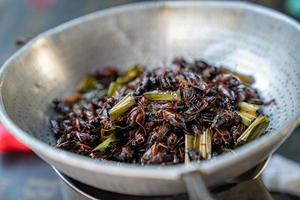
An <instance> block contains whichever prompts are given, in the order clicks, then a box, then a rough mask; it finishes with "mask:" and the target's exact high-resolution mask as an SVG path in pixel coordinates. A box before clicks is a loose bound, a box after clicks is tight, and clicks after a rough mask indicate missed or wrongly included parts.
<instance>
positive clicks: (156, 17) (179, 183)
mask: <svg viewBox="0 0 300 200" xmlns="http://www.w3.org/2000/svg"><path fill="white" fill-rule="evenodd" d="M299 55H300V26H299V25H298V24H297V23H296V22H295V21H294V20H292V19H290V18H288V17H286V16H284V15H282V14H280V13H277V12H275V11H272V10H270V9H267V8H263V7H260V6H256V5H252V4H247V3H235V2H202V1H198V2H187V1H184V2H152V3H140V4H132V5H126V6H121V7H116V8H113V9H109V10H105V11H100V12H96V13H93V14H90V15H87V16H84V17H81V18H78V19H75V20H73V21H71V22H68V23H66V24H63V25H61V26H59V27H57V28H54V29H52V30H50V31H47V32H45V33H43V34H41V35H40V36H38V37H37V38H36V39H34V40H33V41H32V42H30V43H29V44H28V45H26V46H25V47H23V48H22V49H21V50H20V51H18V52H17V53H16V54H14V55H13V56H12V57H11V58H10V59H9V60H8V61H7V62H6V63H5V64H4V65H3V67H2V69H1V74H0V78H1V79H0V80H1V88H0V95H1V105H0V111H1V112H0V118H1V121H2V123H3V124H4V125H5V126H6V127H7V128H8V129H9V130H10V131H11V132H12V133H13V134H14V135H15V136H16V137H17V138H19V139H20V140H21V141H22V142H24V143H25V144H27V145H28V146H29V147H31V148H32V150H33V151H34V152H36V153H37V154H38V155H39V156H40V157H41V158H43V159H44V160H45V161H47V162H48V163H49V164H52V165H54V166H55V167H56V168H57V169H59V170H60V171H62V172H63V173H64V174H66V175H68V176H70V177H72V178H74V179H77V180H79V181H81V182H83V183H86V184H89V185H92V186H94V187H98V188H100V189H104V190H109V191H114V192H120V193H126V194H138V195H169V194H178V193H183V192H186V190H187V189H186V188H188V189H189V190H192V191H193V192H195V191H196V192H198V193H199V191H201V190H198V187H199V188H200V187H201V186H200V185H201V184H202V185H204V184H205V185H206V186H208V187H211V186H215V185H217V184H220V183H221V182H223V181H225V180H228V179H230V178H234V177H236V176H238V175H240V174H241V173H243V172H245V171H246V170H248V169H250V168H251V167H252V166H254V165H256V164H257V163H259V162H260V161H262V160H263V159H265V158H266V157H267V156H268V155H270V154H271V153H272V152H273V151H274V150H275V149H276V148H277V147H278V146H279V145H280V144H281V143H282V142H283V141H284V140H285V139H286V138H287V136H288V135H289V134H290V132H291V131H292V130H293V129H294V128H295V127H296V126H297V125H298V124H299V122H300V120H299V116H300V103H299V102H300V89H299V86H300V57H299ZM175 56H184V57H186V58H188V59H193V58H203V59H205V60H207V61H209V62H211V63H214V64H217V65H220V64H222V65H227V66H229V67H232V68H233V69H235V70H237V71H240V72H245V73H249V74H252V75H253V76H254V77H255V79H256V80H257V82H256V86H257V88H259V89H260V90H261V93H262V94H263V96H264V97H265V99H267V100H268V99H272V98H275V99H276V103H277V105H274V106H270V107H268V108H267V109H266V112H267V113H268V114H269V115H270V116H271V128H270V129H269V134H267V135H265V136H264V137H262V138H260V139H258V140H257V141H255V142H252V143H251V144H248V145H245V146H243V147H241V148H239V149H238V150H237V151H236V155H232V154H226V155H223V156H219V157H218V158H216V159H213V160H210V161H205V162H202V163H198V164H197V163H193V164H190V165H177V166H168V167H162V166H147V167H142V166H135V165H130V164H123V163H122V164H120V163H115V162H109V161H96V160H92V159H89V158H86V157H82V156H79V155H75V154H72V153H69V152H66V151H61V150H58V149H55V148H53V147H52V146H51V144H53V143H54V141H55V140H54V137H53V134H52V133H51V131H50V129H49V123H48V122H49V118H50V115H51V112H50V109H49V105H50V104H51V101H52V99H53V98H55V97H65V96H68V95H69V94H71V93H72V92H73V91H74V90H75V87H76V86H77V84H78V83H79V81H80V79H82V78H83V77H84V76H85V75H86V74H87V73H89V72H91V71H92V70H94V69H98V68H99V67H101V66H106V65H113V66H118V67H120V68H121V69H122V70H125V69H126V68H127V67H129V66H131V65H132V64H135V63H144V64H146V65H149V66H158V65H163V64H164V63H168V62H169V61H170V60H171V59H172V58H173V57H175ZM201 177H202V178H201ZM202 180H203V181H202ZM185 182H186V183H187V185H188V187H186V186H185ZM200 189H201V188H200ZM196 194H197V193H196ZM202 194H205V193H202Z"/></svg>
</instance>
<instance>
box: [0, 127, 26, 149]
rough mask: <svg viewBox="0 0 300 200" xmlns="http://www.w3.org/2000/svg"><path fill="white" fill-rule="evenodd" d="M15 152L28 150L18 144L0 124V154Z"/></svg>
mask: <svg viewBox="0 0 300 200" xmlns="http://www.w3.org/2000/svg"><path fill="white" fill-rule="evenodd" d="M15 151H22V152H29V151H30V149H29V148H28V147H26V146H25V145H24V144H22V143H20V142H19V141H18V140H17V139H16V138H15V137H14V136H12V135H11V134H10V133H9V132H8V131H7V130H6V129H5V128H4V127H3V126H2V125H1V124H0V154H1V153H9V152H15Z"/></svg>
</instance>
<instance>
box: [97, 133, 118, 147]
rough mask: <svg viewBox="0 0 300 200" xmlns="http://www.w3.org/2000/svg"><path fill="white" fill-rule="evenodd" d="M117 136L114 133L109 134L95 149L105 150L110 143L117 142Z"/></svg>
mask: <svg viewBox="0 0 300 200" xmlns="http://www.w3.org/2000/svg"><path fill="white" fill-rule="evenodd" d="M116 140H117V139H116V136H115V135H114V134H111V135H109V136H108V137H107V138H106V139H105V140H104V141H103V142H102V143H100V144H99V145H98V146H97V147H96V148H95V149H93V151H105V149H107V147H108V146H109V145H110V143H112V142H115V141H116Z"/></svg>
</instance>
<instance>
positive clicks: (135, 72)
mask: <svg viewBox="0 0 300 200" xmlns="http://www.w3.org/2000/svg"><path fill="white" fill-rule="evenodd" d="M142 72H143V68H142V66H141V65H134V66H133V67H131V68H130V69H129V70H127V72H125V74H123V75H122V76H121V77H120V78H118V79H117V83H118V84H121V85H123V84H126V83H128V82H130V81H132V80H133V79H135V78H136V77H138V76H139V75H140V74H141V73H142Z"/></svg>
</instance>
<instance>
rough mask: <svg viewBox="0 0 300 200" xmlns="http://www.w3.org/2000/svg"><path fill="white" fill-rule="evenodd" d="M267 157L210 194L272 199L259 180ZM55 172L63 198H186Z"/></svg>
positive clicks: (219, 196) (229, 197)
mask: <svg viewBox="0 0 300 200" xmlns="http://www.w3.org/2000/svg"><path fill="white" fill-rule="evenodd" d="M268 161H269V158H268V159H266V160H265V161H264V162H262V163H261V164H259V165H257V166H256V167H254V168H252V169H251V170H249V171H247V172H246V173H244V174H242V175H241V176H239V177H238V178H236V179H234V180H229V181H228V182H226V183H224V184H223V185H221V186H219V187H217V188H213V189H212V190H211V193H212V195H213V196H214V198H215V199H231V200H235V199H236V200H237V199H239V200H241V199H243V200H244V199H245V200H246V199H260V200H268V199H273V198H272V196H271V194H270V193H269V192H268V190H267V189H266V188H265V186H264V185H263V183H262V182H261V180H260V178H259V177H260V174H261V173H262V171H263V170H264V168H265V167H266V165H267V164H268ZM53 169H54V170H55V172H56V173H57V175H58V176H59V177H60V186H61V191H62V196H63V199H64V200H71V199H72V200H96V199H101V200H107V199H114V200H118V199H120V200H121V199H122V200H129V199H130V200H137V199H139V200H143V199H145V200H146V199H147V200H154V199H155V200H171V199H173V200H188V199H189V197H188V195H187V194H182V195H176V196H163V197H157V196H156V197H142V196H131V195H124V194H118V193H114V192H108V191H104V190H100V189H97V188H94V187H91V186H88V185H86V184H83V183H80V182H78V181H76V180H74V179H72V178H69V177H68V176H66V175H64V174H62V173H60V172H59V171H58V170H57V169H55V168H54V167H53Z"/></svg>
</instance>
